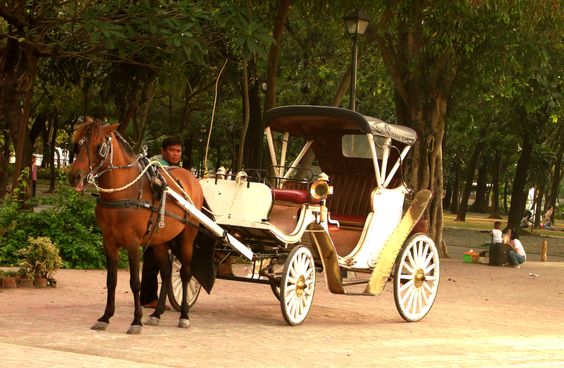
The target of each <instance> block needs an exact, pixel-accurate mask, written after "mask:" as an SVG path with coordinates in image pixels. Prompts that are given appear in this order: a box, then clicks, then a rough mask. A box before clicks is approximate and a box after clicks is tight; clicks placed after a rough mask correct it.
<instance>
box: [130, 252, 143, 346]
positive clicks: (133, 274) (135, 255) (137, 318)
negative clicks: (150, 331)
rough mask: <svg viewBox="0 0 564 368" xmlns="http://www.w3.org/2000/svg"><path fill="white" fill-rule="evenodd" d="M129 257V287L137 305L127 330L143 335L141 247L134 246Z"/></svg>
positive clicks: (132, 333)
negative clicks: (140, 294)
mask: <svg viewBox="0 0 564 368" xmlns="http://www.w3.org/2000/svg"><path fill="white" fill-rule="evenodd" d="M127 255H128V258H129V287H130V288H131V292H132V294H133V304H134V305H135V311H134V312H133V321H132V322H131V325H130V326H129V329H128V330H127V333H128V334H131V335H137V334H140V333H141V330H142V329H143V323H142V322H141V319H142V318H143V309H142V308H141V299H140V298H139V292H140V290H141V281H140V280H139V247H138V246H133V247H130V248H129V249H128V250H127Z"/></svg>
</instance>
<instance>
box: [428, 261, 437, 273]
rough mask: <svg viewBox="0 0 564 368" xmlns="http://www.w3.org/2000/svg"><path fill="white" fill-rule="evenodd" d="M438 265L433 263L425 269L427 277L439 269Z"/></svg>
mask: <svg viewBox="0 0 564 368" xmlns="http://www.w3.org/2000/svg"><path fill="white" fill-rule="evenodd" d="M437 265H438V263H433V264H432V265H430V266H429V267H427V268H426V269H425V275H427V274H430V273H431V271H433V270H434V269H435V268H437Z"/></svg>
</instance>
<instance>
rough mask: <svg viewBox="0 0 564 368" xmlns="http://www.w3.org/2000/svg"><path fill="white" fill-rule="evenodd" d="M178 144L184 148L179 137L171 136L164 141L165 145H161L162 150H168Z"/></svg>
mask: <svg viewBox="0 0 564 368" xmlns="http://www.w3.org/2000/svg"><path fill="white" fill-rule="evenodd" d="M177 144H179V145H181V146H182V140H181V139H180V137H179V136H177V135H171V136H168V137H166V138H165V139H164V140H163V144H161V148H162V149H166V148H167V147H168V146H174V145H177Z"/></svg>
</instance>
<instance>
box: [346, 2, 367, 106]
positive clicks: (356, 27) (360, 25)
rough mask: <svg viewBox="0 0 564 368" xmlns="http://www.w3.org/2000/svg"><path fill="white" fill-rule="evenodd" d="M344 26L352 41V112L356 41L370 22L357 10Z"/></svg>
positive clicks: (354, 103) (354, 86)
mask: <svg viewBox="0 0 564 368" xmlns="http://www.w3.org/2000/svg"><path fill="white" fill-rule="evenodd" d="M343 20H344V21H345V26H346V27H347V33H348V34H349V35H350V36H351V37H352V39H353V48H352V63H351V95H350V102H349V108H350V109H351V110H352V111H355V110H356V69H357V64H358V45H357V39H358V35H359V34H364V32H365V31H366V27H368V23H369V22H370V17H369V16H368V15H366V14H364V13H363V12H361V11H359V10H357V11H355V12H353V13H351V14H349V15H347V16H345V17H343Z"/></svg>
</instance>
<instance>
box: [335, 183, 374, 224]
mask: <svg viewBox="0 0 564 368" xmlns="http://www.w3.org/2000/svg"><path fill="white" fill-rule="evenodd" d="M329 184H330V185H332V186H333V195H331V196H329V198H328V200H327V208H328V209H329V212H330V213H331V218H332V219H335V220H339V219H341V220H343V221H346V220H351V221H359V222H364V221H365V220H366V216H368V213H369V212H370V211H371V206H370V196H371V194H372V191H373V190H374V188H376V179H375V178H374V176H373V175H366V174H352V175H351V174H349V175H347V174H335V175H332V176H331V180H330V182H329Z"/></svg>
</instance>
